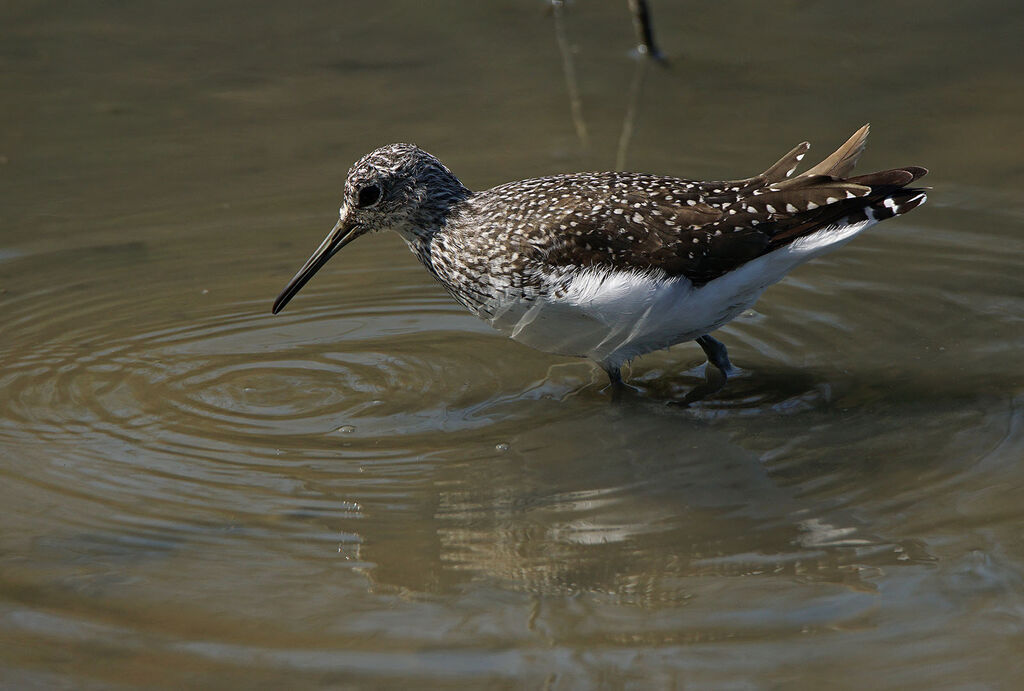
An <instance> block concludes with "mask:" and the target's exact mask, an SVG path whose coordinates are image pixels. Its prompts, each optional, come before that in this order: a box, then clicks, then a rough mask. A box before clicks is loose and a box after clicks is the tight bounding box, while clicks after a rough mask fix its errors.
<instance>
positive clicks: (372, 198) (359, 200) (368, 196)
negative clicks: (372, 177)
mask: <svg viewBox="0 0 1024 691" xmlns="http://www.w3.org/2000/svg"><path fill="white" fill-rule="evenodd" d="M379 201H380V186H379V185H367V186H366V187H363V188H361V189H360V190H359V194H358V195H357V197H356V206H358V207H359V208H360V209H365V208H367V207H370V206H373V205H374V204H376V203H377V202H379Z"/></svg>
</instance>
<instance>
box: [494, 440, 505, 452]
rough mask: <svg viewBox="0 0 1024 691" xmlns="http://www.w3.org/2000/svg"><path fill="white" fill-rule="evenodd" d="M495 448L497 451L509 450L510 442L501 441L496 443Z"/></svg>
mask: <svg viewBox="0 0 1024 691" xmlns="http://www.w3.org/2000/svg"><path fill="white" fill-rule="evenodd" d="M494 448H495V450H496V451H502V452H504V451H508V444H506V443H505V442H501V443H500V444H495V445H494Z"/></svg>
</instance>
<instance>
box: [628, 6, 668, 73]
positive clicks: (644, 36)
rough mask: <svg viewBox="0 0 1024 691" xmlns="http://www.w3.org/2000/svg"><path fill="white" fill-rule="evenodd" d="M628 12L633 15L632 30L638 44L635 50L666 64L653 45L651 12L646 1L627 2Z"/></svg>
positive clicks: (663, 57) (660, 53)
mask: <svg viewBox="0 0 1024 691" xmlns="http://www.w3.org/2000/svg"><path fill="white" fill-rule="evenodd" d="M628 2H629V11H630V12H632V13H633V28H634V29H636V38H637V41H638V42H639V43H638V45H637V47H636V49H637V51H638V52H639V53H640V54H641V55H649V56H650V57H652V58H654V59H655V60H657V61H658V62H666V60H665V56H664V55H662V52H661V51H660V50H658V47H657V46H656V45H654V29H652V28H651V12H650V10H649V9H647V0H628Z"/></svg>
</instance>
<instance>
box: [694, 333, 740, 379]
mask: <svg viewBox="0 0 1024 691" xmlns="http://www.w3.org/2000/svg"><path fill="white" fill-rule="evenodd" d="M695 340H696V341H697V344H698V345H699V346H700V347H701V348H702V349H703V350H704V354H705V355H707V357H708V362H710V363H711V364H712V365H714V366H715V367H717V368H718V371H719V372H721V373H722V377H723V378H724V379H728V378H729V374H730V373H731V372H732V371H733V369H732V363H731V362H729V351H728V350H726V349H725V344H724V343H722V342H721V341H719V340H718V339H715V338H712V337H711V336H709V335H708V334H704V335H703V336H701V337H700V338H697V339H695Z"/></svg>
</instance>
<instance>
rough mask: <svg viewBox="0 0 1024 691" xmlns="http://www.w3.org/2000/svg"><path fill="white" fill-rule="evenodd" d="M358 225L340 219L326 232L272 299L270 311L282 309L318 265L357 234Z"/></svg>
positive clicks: (316, 269) (321, 264)
mask: <svg viewBox="0 0 1024 691" xmlns="http://www.w3.org/2000/svg"><path fill="white" fill-rule="evenodd" d="M358 231H359V226H357V225H356V224H354V223H351V222H349V221H345V220H340V221H338V223H337V224H336V225H335V226H334V228H333V229H332V230H331V232H329V233H328V234H327V237H326V238H324V241H323V242H321V243H320V246H319V247H317V248H316V251H315V252H313V256H311V257H310V258H309V259H307V260H306V263H305V264H303V265H302V268H301V269H299V272H298V273H297V274H295V275H294V276H293V277H292V280H290V281H288V285H286V286H285V287H284V290H282V291H281V294H280V295H278V296H277V299H276V300H274V307H273V308H272V310H271V311H272V312H273V313H274V314H277V313H278V312H280V311H281V310H283V309H284V306H285V305H287V304H288V301H289V300H291V299H292V298H293V297H295V294H296V293H298V292H299V291H300V290H302V286H304V285H306V283H307V282H308V281H309V279H311V278H313V274H315V273H316V272H317V271H319V270H320V267H321V266H323V265H324V264H326V263H327V260H328V259H330V258H331V257H333V256H334V255H335V254H337V253H338V250H340V249H341V248H342V247H344V246H345V245H347V244H348V243H350V242H352V241H353V240H354V239H355V238H356V237H357V236H358V235H359V232H358Z"/></svg>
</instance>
